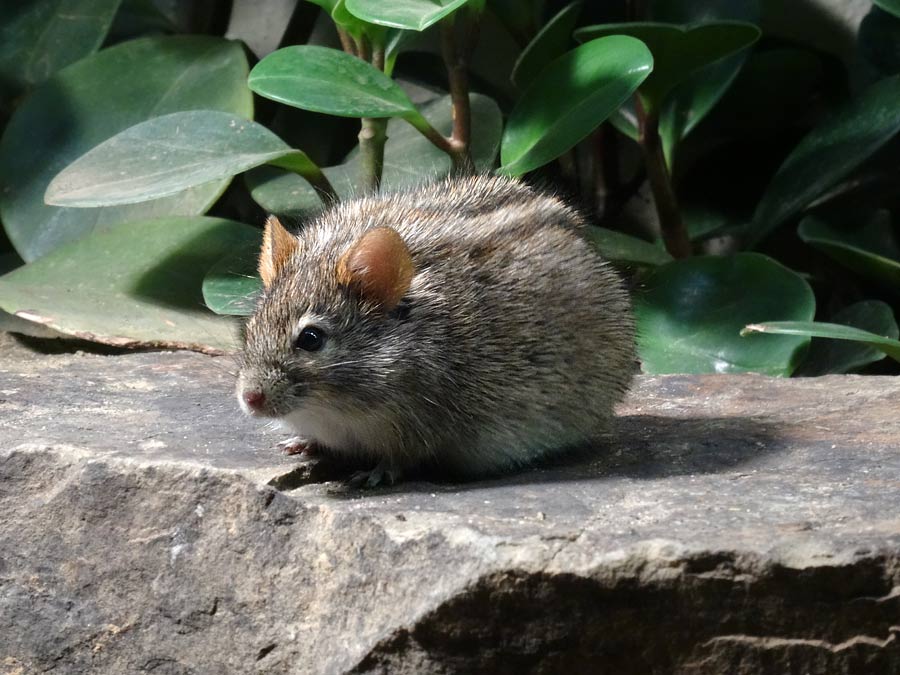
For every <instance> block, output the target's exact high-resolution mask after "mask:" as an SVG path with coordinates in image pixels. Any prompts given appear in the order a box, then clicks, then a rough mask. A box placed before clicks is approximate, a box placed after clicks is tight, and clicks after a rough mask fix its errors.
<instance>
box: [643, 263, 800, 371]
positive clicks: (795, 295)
mask: <svg viewBox="0 0 900 675" xmlns="http://www.w3.org/2000/svg"><path fill="white" fill-rule="evenodd" d="M635 314H636V316H637V324H638V336H639V337H638V348H639V353H640V356H641V361H642V368H643V370H644V372H647V373H654V374H660V373H735V372H757V373H763V374H766V375H790V374H791V372H792V371H793V370H794V368H795V367H796V366H797V363H798V362H799V360H800V358H801V357H802V355H803V352H804V350H805V348H806V346H807V345H808V343H809V338H803V337H781V338H775V339H769V340H767V339H765V338H758V337H755V338H741V337H740V331H741V329H742V328H743V327H744V326H746V325H747V324H751V323H755V322H758V321H764V320H773V319H777V320H782V319H783V320H801V321H809V320H812V318H813V315H814V314H815V297H814V296H813V292H812V290H811V289H810V287H809V284H807V283H806V281H804V280H803V279H802V278H801V277H800V276H799V275H797V274H796V273H794V272H792V271H791V270H789V269H787V268H786V267H782V266H781V265H780V264H779V263H777V262H776V261H774V260H772V259H771V258H768V257H766V256H764V255H760V254H757V253H739V254H737V255H734V256H728V257H696V258H688V259H686V260H678V261H675V262H672V263H669V264H667V265H663V266H662V267H658V268H657V269H656V270H654V272H653V273H652V274H651V275H650V276H649V277H648V278H647V279H646V281H645V283H644V288H643V290H642V291H641V292H640V293H639V294H638V296H637V297H636V299H635Z"/></svg>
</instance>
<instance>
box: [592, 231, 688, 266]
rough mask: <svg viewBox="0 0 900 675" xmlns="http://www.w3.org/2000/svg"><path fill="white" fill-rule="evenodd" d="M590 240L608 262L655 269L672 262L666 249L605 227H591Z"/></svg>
mask: <svg viewBox="0 0 900 675" xmlns="http://www.w3.org/2000/svg"><path fill="white" fill-rule="evenodd" d="M587 236H588V239H589V240H590V241H591V243H592V244H593V245H594V247H595V248H596V249H597V250H598V251H600V255H602V256H603V257H604V258H606V259H607V260H615V261H616V262H624V263H631V264H635V265H647V266H651V267H655V266H657V265H665V264H666V263H669V262H672V256H671V255H669V252H668V251H666V249H665V248H663V247H662V246H659V245H657V244H651V243H650V242H649V241H644V240H643V239H638V238H637V237H632V236H631V235H628V234H624V233H622V232H616V231H615V230H608V229H606V228H605V227H590V228H588V230H587Z"/></svg>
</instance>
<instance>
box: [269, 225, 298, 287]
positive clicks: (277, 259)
mask: <svg viewBox="0 0 900 675" xmlns="http://www.w3.org/2000/svg"><path fill="white" fill-rule="evenodd" d="M299 245H300V244H299V242H298V241H297V237H295V236H294V235H292V234H291V233H290V232H288V231H287V230H286V229H284V225H282V224H281V221H280V220H278V218H276V217H275V216H269V217H268V218H267V219H266V227H265V229H264V230H263V241H262V250H260V252H259V276H260V277H262V281H263V285H264V286H265V287H266V288H268V287H269V286H271V285H272V282H273V281H274V280H275V277H276V276H277V275H278V272H279V271H281V268H282V267H284V263H285V262H287V259H288V258H290V257H291V255H292V254H293V253H294V251H296V250H297V248H298V247H299Z"/></svg>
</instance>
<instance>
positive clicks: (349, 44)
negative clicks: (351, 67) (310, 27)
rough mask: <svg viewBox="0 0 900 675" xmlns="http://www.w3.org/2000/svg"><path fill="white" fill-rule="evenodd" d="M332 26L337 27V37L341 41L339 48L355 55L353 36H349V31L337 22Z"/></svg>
mask: <svg viewBox="0 0 900 675" xmlns="http://www.w3.org/2000/svg"><path fill="white" fill-rule="evenodd" d="M334 27H335V28H336V29H337V34H338V38H339V39H340V41H341V48H342V49H343V50H344V51H345V52H347V53H348V54H350V55H352V56H356V55H357V54H356V46H355V45H354V44H353V38H352V37H350V33H348V32H347V31H346V30H344V29H343V28H341V27H340V26H338V25H337V24H334Z"/></svg>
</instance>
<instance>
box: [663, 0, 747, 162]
mask: <svg viewBox="0 0 900 675" xmlns="http://www.w3.org/2000/svg"><path fill="white" fill-rule="evenodd" d="M652 10H653V18H654V19H655V20H656V21H663V22H669V23H680V24H698V23H702V22H706V21H744V22H747V23H752V24H755V25H758V24H759V22H760V18H761V13H760V8H759V2H758V1H757V0H705V1H704V0H701V1H700V2H696V1H694V0H656V1H655V2H653V3H652ZM749 54H750V50H747V49H743V50H741V51H739V52H737V53H736V54H732V55H731V56H727V57H725V58H724V59H721V60H719V61H716V62H715V63H711V64H709V65H707V66H703V67H701V68H699V69H698V70H696V71H694V72H693V73H691V74H690V75H688V76H687V78H685V80H684V81H683V82H681V84H679V85H678V86H677V87H675V89H674V90H673V91H672V92H671V93H670V94H669V95H668V97H667V99H666V102H665V104H664V105H663V110H662V114H661V115H660V120H659V134H660V137H661V138H662V142H663V148H664V150H665V154H666V158H667V160H668V162H669V165H670V166H671V164H672V162H673V160H674V155H675V149H676V147H677V145H678V143H679V142H680V141H681V139H683V138H684V137H685V136H687V135H688V134H689V133H690V132H691V131H693V130H694V128H696V126H697V125H698V124H699V123H700V121H701V120H702V119H703V118H704V117H706V115H707V114H708V113H709V112H710V110H712V108H713V107H714V106H715V105H716V103H718V102H719V100H720V99H721V98H722V96H723V95H724V94H725V92H726V91H727V90H728V88H729V87H730V86H731V84H732V82H733V81H734V79H735V78H736V77H737V75H738V73H739V72H740V70H741V68H742V67H743V65H744V62H745V61H746V60H747V57H748V56H749Z"/></svg>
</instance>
